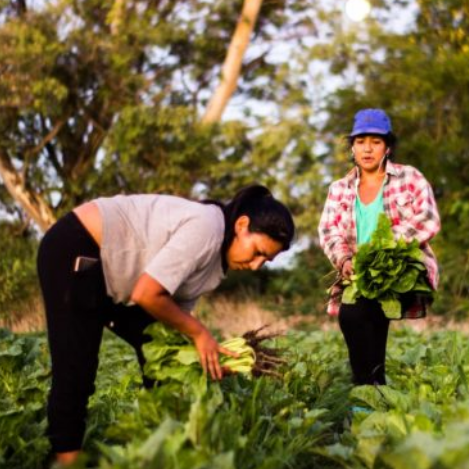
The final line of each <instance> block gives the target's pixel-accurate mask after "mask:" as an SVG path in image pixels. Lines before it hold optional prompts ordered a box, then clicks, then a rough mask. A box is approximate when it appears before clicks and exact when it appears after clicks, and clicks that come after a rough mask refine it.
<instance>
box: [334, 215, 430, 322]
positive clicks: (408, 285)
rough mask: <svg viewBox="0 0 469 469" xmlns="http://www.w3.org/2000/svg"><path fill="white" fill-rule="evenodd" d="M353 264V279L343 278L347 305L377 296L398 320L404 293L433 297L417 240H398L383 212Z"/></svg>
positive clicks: (384, 307)
mask: <svg viewBox="0 0 469 469" xmlns="http://www.w3.org/2000/svg"><path fill="white" fill-rule="evenodd" d="M352 265H353V271H354V274H353V275H352V276H351V278H350V280H342V286H343V287H344V290H343V293H342V302H343V303H345V304H353V303H355V301H356V299H357V298H359V297H365V298H368V299H376V300H378V301H379V302H380V304H381V306H382V308H383V311H384V314H385V315H386V317H388V318H390V319H399V318H400V317H401V314H402V311H401V310H402V305H401V302H400V297H401V295H403V294H404V293H409V292H413V293H422V294H426V295H428V296H429V297H430V298H431V297H432V294H433V291H432V289H431V288H430V286H429V285H428V282H427V279H426V268H425V265H424V263H423V253H422V251H421V249H420V248H419V243H418V241H416V240H413V241H411V242H410V243H406V241H405V240H404V239H403V238H401V239H399V240H397V241H396V240H395V239H394V234H393V232H392V229H391V221H390V220H389V219H388V217H387V216H386V215H385V214H384V213H381V214H380V216H379V220H378V226H377V228H376V230H375V231H374V232H373V235H372V237H371V241H370V242H369V243H364V244H362V245H360V246H359V248H358V250H357V253H356V255H355V256H354V258H353V260H352Z"/></svg>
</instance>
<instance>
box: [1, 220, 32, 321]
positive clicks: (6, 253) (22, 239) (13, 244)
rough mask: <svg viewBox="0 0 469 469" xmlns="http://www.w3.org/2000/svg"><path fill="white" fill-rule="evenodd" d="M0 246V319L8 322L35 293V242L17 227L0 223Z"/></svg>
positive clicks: (30, 233) (28, 233) (27, 233)
mask: <svg viewBox="0 0 469 469" xmlns="http://www.w3.org/2000/svg"><path fill="white" fill-rule="evenodd" d="M0 244H1V250H2V255H1V256H0V319H3V320H7V321H8V320H10V319H12V315H14V314H15V313H17V312H18V311H19V310H21V308H22V307H23V306H24V305H25V304H27V303H28V302H30V301H31V298H32V296H33V295H35V294H36V293H37V291H38V283H37V275H36V251H37V245H38V241H37V239H36V238H35V236H34V233H32V232H29V231H25V230H22V229H20V227H19V226H18V225H17V224H13V223H7V222H2V223H0Z"/></svg>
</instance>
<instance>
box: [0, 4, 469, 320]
mask: <svg viewBox="0 0 469 469" xmlns="http://www.w3.org/2000/svg"><path fill="white" fill-rule="evenodd" d="M248 1H249V0H246V2H248ZM244 3H245V2H243V1H241V0H233V1H230V2H226V1H217V0H206V1H203V0H198V1H194V0H150V1H136V0H115V1H111V0H100V1H97V0H81V1H80V2H78V1H74V0H56V1H51V2H32V1H31V2H28V1H20V0H16V1H5V0H0V175H1V176H2V179H1V181H2V182H3V184H2V185H1V186H0V210H1V212H2V214H4V216H2V218H3V219H4V223H5V226H6V227H7V228H8V229H5V230H3V231H1V230H0V237H1V238H2V240H3V239H8V240H9V242H15V243H17V244H18V246H19V247H18V250H17V251H15V250H13V249H12V250H11V253H13V252H18V253H21V252H24V253H26V252H27V248H25V250H24V251H22V249H23V248H20V247H21V246H24V245H25V243H33V244H34V243H35V242H37V241H36V240H37V237H38V235H37V231H35V229H34V227H39V231H40V230H44V229H46V228H47V226H49V225H50V223H52V222H53V220H55V219H56V218H57V217H59V216H61V215H62V214H63V213H65V212H66V211H68V210H70V209H71V208H72V207H73V206H75V205H77V204H79V203H81V202H82V201H84V200H88V199H90V198H93V197H95V196H98V195H111V194H116V193H132V192H156V191H158V192H170V193H174V194H179V195H183V196H192V197H196V198H198V197H206V196H210V197H214V198H221V199H226V198H229V197H230V196H231V195H232V194H233V192H234V191H235V190H237V189H239V188H240V187H241V186H243V185H245V184H248V183H250V182H253V181H258V182H260V183H264V184H266V185H268V186H269V187H271V188H272V189H273V190H274V192H275V193H276V194H277V195H279V196H280V197H281V198H282V199H283V200H285V202H287V203H288V204H289V205H290V206H291V208H292V210H293V211H294V214H295V216H296V219H297V223H298V226H299V239H300V240H301V242H302V243H301V244H302V245H303V246H304V247H305V251H304V252H303V254H301V255H299V256H297V257H296V259H294V260H293V263H292V266H291V268H289V269H288V270H287V271H284V272H281V273H279V272H272V273H269V274H268V275H264V276H262V277H259V278H260V279H261V280H258V281H256V282H252V289H253V291H254V292H255V293H262V294H263V295H264V298H266V299H267V300H268V302H270V303H271V304H274V306H277V307H279V306H282V308H285V309H286V310H288V309H289V310H290V311H292V312H296V311H301V312H304V313H307V314H310V313H318V314H319V313H320V314H322V313H323V311H324V301H325V287H326V285H327V282H328V280H327V279H326V280H324V278H323V277H324V275H325V274H326V273H327V272H329V271H330V266H329V264H328V262H327V260H326V259H325V257H324V256H323V254H322V253H321V252H320V250H319V249H318V247H317V241H316V227H317V222H318V218H319V215H320V212H321V210H322V205H323V203H324V199H325V194H326V189H327V186H328V184H329V183H330V181H331V180H332V179H333V178H337V177H340V176H341V175H343V174H344V173H345V172H346V171H347V170H348V168H350V161H349V155H348V154H347V151H346V147H345V145H344V144H343V143H344V142H343V138H342V137H343V136H344V135H345V134H346V133H347V132H348V131H349V130H350V126H351V123H352V119H353V115H354V113H355V112H356V110H357V109H359V108H361V107H382V108H384V109H386V111H387V112H388V113H389V114H390V116H391V117H392V119H393V123H394V128H395V132H396V133H397V135H398V136H399V138H400V144H399V150H398V160H399V161H400V162H403V163H408V164H412V165H415V166H417V167H418V168H419V169H421V170H422V172H423V173H424V174H425V175H426V177H427V178H428V179H429V181H430V182H431V183H432V184H433V186H434V189H435V193H436V195H437V197H438V203H439V208H440V211H441V214H442V218H443V232H442V234H441V235H439V236H438V237H437V239H436V241H435V247H436V250H437V254H438V256H439V259H440V262H441V264H442V289H441V294H440V295H439V300H438V302H437V304H436V306H435V308H436V310H437V311H438V312H440V313H445V312H451V313H453V314H464V313H466V312H467V311H468V309H469V304H468V302H469V290H468V289H469V286H468V285H469V280H468V277H469V275H468V268H469V241H468V240H467V237H466V236H465V233H466V232H467V230H466V229H467V228H469V226H468V225H469V218H468V214H469V198H468V197H467V196H468V195H469V194H468V189H467V188H468V187H469V185H468V179H469V166H468V164H467V163H468V159H469V150H468V148H469V146H468V139H469V133H467V132H466V131H465V123H466V122H467V120H468V119H467V117H468V113H469V106H468V104H469V103H468V100H469V86H468V85H469V40H468V39H467V34H465V32H466V31H467V30H468V26H469V25H468V22H469V7H468V6H467V4H466V3H467V2H464V1H463V0H445V1H443V0H439V1H430V0H412V1H410V0H408V1H404V0H402V1H398V2H396V1H390V0H380V1H376V2H373V7H374V9H373V14H372V16H371V17H370V18H369V19H368V20H366V21H364V22H362V23H359V24H351V23H350V22H348V21H346V20H345V19H344V15H343V3H344V2H343V1H339V0H335V1H332V2H309V1H307V0H296V1H292V0H264V1H263V2H262V4H261V7H260V10H259V14H258V17H257V21H256V23H255V25H254V30H253V33H252V35H251V40H250V44H249V47H248V49H247V52H246V55H245V57H244V60H243V64H242V67H241V70H240V78H239V81H238V83H237V88H236V91H235V93H234V95H233V96H232V98H231V100H230V101H229V104H228V107H227V108H226V110H225V112H224V114H223V117H222V118H221V119H220V120H219V121H218V122H214V123H211V124H206V123H204V122H203V117H204V115H205V113H206V110H207V105H208V103H209V101H210V99H211V98H212V96H213V95H214V92H215V90H216V89H217V87H218V86H219V85H220V74H221V70H222V66H223V63H224V61H225V58H226V54H227V51H228V46H229V44H230V41H231V39H232V37H233V33H234V31H235V29H236V25H237V22H238V19H239V16H240V13H241V11H242V8H243V5H244ZM409 7H410V11H411V13H409V14H411V15H415V18H413V17H412V18H411V21H408V26H407V27H406V28H399V27H398V26H399V24H400V21H399V14H402V15H403V13H402V12H403V11H405V10H406V8H409ZM396 25H397V27H396ZM10 225H11V226H10ZM11 227H12V229H10V228H11ZM25 240H27V241H25ZM28 246H29V244H28ZM28 252H29V251H28ZM30 255H31V254H18V255H16V254H12V258H11V259H12V260H11V261H9V262H6V264H5V269H6V270H5V271H8V266H9V265H12V264H11V262H13V260H14V259H16V258H22V259H25V258H26V257H28V256H30ZM28 262H29V261H28ZM26 264H28V263H27V262H26V261H25V265H26ZM28 265H30V267H29V270H28V267H27V266H26V267H24V269H23V270H24V272H29V274H28V275H29V279H30V283H34V277H35V274H34V268H33V265H34V263H33V262H29V264H28ZM0 268H3V267H1V266H0ZM1 275H2V274H1V273H0V277H1ZM28 275H26V277H28ZM22 281H23V282H24V279H23V280H22ZM246 282H247V281H245V279H239V282H238V284H236V282H234V284H233V286H232V287H230V288H231V291H233V289H234V291H236V288H238V287H239V283H242V284H246ZM26 283H27V282H26ZM6 285H9V284H8V283H5V282H4V283H3V284H2V286H1V288H3V289H5V288H7V287H6ZM236 285H238V286H236ZM8 288H10V287H8ZM230 288H227V289H228V290H229V289H230ZM15 291H17V292H19V295H20V296H25V295H26V292H27V291H28V289H27V288H23V287H21V288H18V289H17V290H15ZM5 298H7V296H5ZM267 300H266V301H267ZM9 301H10V300H9ZM10 304H11V303H10ZM0 307H1V308H2V309H3V308H7V305H6V304H5V305H3V304H2V305H0Z"/></svg>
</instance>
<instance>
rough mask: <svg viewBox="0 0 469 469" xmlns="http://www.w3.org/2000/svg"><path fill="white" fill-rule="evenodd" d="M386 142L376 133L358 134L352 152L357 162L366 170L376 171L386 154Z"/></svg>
mask: <svg viewBox="0 0 469 469" xmlns="http://www.w3.org/2000/svg"><path fill="white" fill-rule="evenodd" d="M386 150H387V147H386V142H385V140H384V139H383V138H381V137H378V136H376V135H363V136H358V137H356V138H355V139H354V140H353V145H352V152H353V155H354V157H355V162H356V164H357V165H358V166H359V167H360V168H361V169H362V170H364V171H367V172H375V171H377V170H378V169H379V167H380V164H381V163H382V160H383V158H384V156H385V155H386Z"/></svg>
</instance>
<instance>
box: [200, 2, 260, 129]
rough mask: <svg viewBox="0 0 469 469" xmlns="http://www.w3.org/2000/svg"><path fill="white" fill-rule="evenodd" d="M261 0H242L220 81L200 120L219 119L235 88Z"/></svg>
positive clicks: (208, 121)
mask: <svg viewBox="0 0 469 469" xmlns="http://www.w3.org/2000/svg"><path fill="white" fill-rule="evenodd" d="M261 5H262V0H244V5H243V10H242V12H241V17H240V19H239V20H238V24H237V26H236V30H235V32H234V34H233V37H232V38H231V42H230V46H229V48H228V53H227V55H226V58H225V62H224V64H223V68H222V72H221V81H220V84H219V85H218V87H217V89H216V90H215V93H214V95H213V96H212V98H211V100H210V102H209V104H208V106H207V110H206V111H205V115H204V116H203V117H202V122H203V123H205V124H211V123H214V122H218V121H219V120H220V119H221V116H222V114H223V111H224V110H225V107H226V105H227V103H228V100H229V99H230V97H231V95H232V94H233V92H234V91H235V89H236V84H237V82H238V78H239V74H240V71H241V65H242V61H243V57H244V53H245V52H246V49H247V47H248V45H249V40H250V38H251V33H252V31H253V29H254V25H255V24H256V21H257V17H258V15H259V10H260V9H261Z"/></svg>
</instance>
